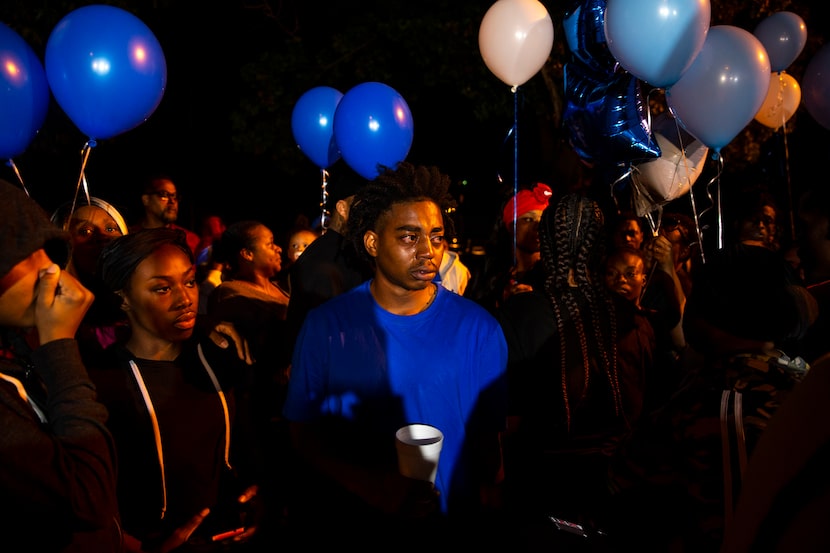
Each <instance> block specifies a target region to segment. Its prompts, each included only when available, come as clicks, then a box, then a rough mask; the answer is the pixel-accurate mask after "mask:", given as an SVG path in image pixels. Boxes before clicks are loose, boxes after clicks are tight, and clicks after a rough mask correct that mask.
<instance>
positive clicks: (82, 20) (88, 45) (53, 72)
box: [46, 5, 167, 139]
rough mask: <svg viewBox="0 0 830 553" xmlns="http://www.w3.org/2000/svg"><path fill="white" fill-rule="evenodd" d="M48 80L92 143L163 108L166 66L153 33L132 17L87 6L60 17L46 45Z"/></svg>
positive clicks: (60, 101)
mask: <svg viewBox="0 0 830 553" xmlns="http://www.w3.org/2000/svg"><path fill="white" fill-rule="evenodd" d="M46 77H47V79H48V81H49V86H50V87H51V89H52V94H53V95H54V96H55V100H56V101H57V102H58V105H60V107H61V108H62V109H63V111H64V112H65V113H66V115H67V116H69V119H71V120H72V122H73V123H74V124H75V126H76V127H78V129H80V130H81V132H83V133H84V134H86V135H87V136H88V137H89V138H90V139H106V138H111V137H113V136H115V135H118V134H121V133H123V132H126V131H128V130H130V129H133V128H135V127H137V126H138V125H140V124H141V123H143V122H144V121H146V120H147V118H149V117H150V115H152V113H153V112H154V111H155V110H156V108H157V107H158V105H159V104H160V103H161V99H162V96H164V88H165V85H166V84H167V63H166V61H165V59H164V52H162V49H161V45H160V44H159V42H158V40H157V39H156V37H155V35H154V34H153V32H152V31H150V29H149V28H148V27H147V26H146V25H145V24H144V23H143V22H142V21H141V20H140V19H138V18H137V17H135V16H134V15H132V14H131V13H129V12H127V11H125V10H122V9H120V8H116V7H114V6H104V5H91V6H85V7H82V8H78V9H76V10H74V11H72V12H70V13H69V14H68V15H66V16H64V18H63V19H61V20H60V21H59V22H58V24H57V25H56V26H55V28H54V29H53V30H52V34H51V35H50V36H49V40H48V42H47V43H46Z"/></svg>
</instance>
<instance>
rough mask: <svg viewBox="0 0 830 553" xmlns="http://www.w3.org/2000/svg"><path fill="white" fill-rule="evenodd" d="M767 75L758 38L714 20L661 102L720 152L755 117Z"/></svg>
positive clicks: (765, 88) (703, 140)
mask: <svg viewBox="0 0 830 553" xmlns="http://www.w3.org/2000/svg"><path fill="white" fill-rule="evenodd" d="M769 79H770V66H769V59H768V58H767V57H766V56H765V55H764V46H763V45H762V44H761V42H760V41H759V40H758V39H757V38H755V36H754V35H753V34H752V33H750V32H749V31H746V30H744V29H741V28H739V27H734V26H732V25H715V26H714V27H712V28H711V29H709V33H708V35H707V36H706V42H705V43H704V44H703V48H702V49H701V50H700V54H698V56H697V57H696V58H695V60H694V63H692V65H691V67H689V69H688V71H686V73H685V74H684V75H683V76H682V77H681V78H680V80H679V81H677V83H675V85H674V86H672V87H671V88H669V89H668V90H667V91H666V103H667V104H668V106H669V108H670V109H671V110H672V111H673V112H674V114H675V115H676V116H677V119H678V120H679V121H680V123H681V124H682V125H683V127H684V128H685V129H686V130H687V131H689V133H690V134H691V135H692V136H694V137H695V138H697V139H698V140H700V141H701V142H703V143H704V144H705V145H706V146H709V147H710V148H712V150H714V151H715V152H718V153H719V152H720V150H721V148H723V147H724V146H726V145H727V144H729V142H731V141H732V139H733V138H735V136H737V135H738V133H739V132H741V130H742V129H743V128H744V127H745V126H746V125H747V124H749V123H750V122H751V121H752V120H753V119H754V118H755V114H757V113H758V110H759V109H761V106H762V105H763V103H764V100H765V99H766V97H767V92H768V91H769Z"/></svg>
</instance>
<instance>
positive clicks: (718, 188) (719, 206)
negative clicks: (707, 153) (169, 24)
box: [712, 152, 723, 250]
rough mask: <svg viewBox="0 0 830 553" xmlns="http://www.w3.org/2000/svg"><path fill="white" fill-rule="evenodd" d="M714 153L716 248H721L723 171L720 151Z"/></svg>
mask: <svg viewBox="0 0 830 553" xmlns="http://www.w3.org/2000/svg"><path fill="white" fill-rule="evenodd" d="M715 155H716V156H717V161H718V174H717V175H715V177H714V178H713V179H712V180H713V181H717V183H716V185H715V191H716V192H717V194H718V202H717V217H718V249H719V250H721V249H723V200H722V195H721V186H720V176H721V173H723V158H722V157H721V155H720V152H716V153H715Z"/></svg>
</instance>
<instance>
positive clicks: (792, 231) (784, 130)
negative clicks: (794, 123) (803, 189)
mask: <svg viewBox="0 0 830 553" xmlns="http://www.w3.org/2000/svg"><path fill="white" fill-rule="evenodd" d="M781 118H782V119H784V121H783V122H782V126H781V132H782V133H783V137H784V172H785V173H786V175H785V176H786V178H787V198H788V199H787V202H788V203H789V205H790V238H791V239H792V240H795V209H794V207H795V206H793V186H792V181H791V180H790V149H789V147H788V146H787V121H786V119H785V115H784V113H783V112H782V113H781Z"/></svg>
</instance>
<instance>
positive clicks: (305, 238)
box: [288, 230, 317, 261]
mask: <svg viewBox="0 0 830 553" xmlns="http://www.w3.org/2000/svg"><path fill="white" fill-rule="evenodd" d="M316 239H317V234H315V233H314V232H312V231H310V230H301V231H298V232H295V233H294V234H292V235H291V238H289V239H288V259H289V260H291V261H297V258H298V257H300V254H302V253H303V252H304V251H305V250H306V248H307V247H308V246H309V244H311V243H312V242H314V240H316Z"/></svg>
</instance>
